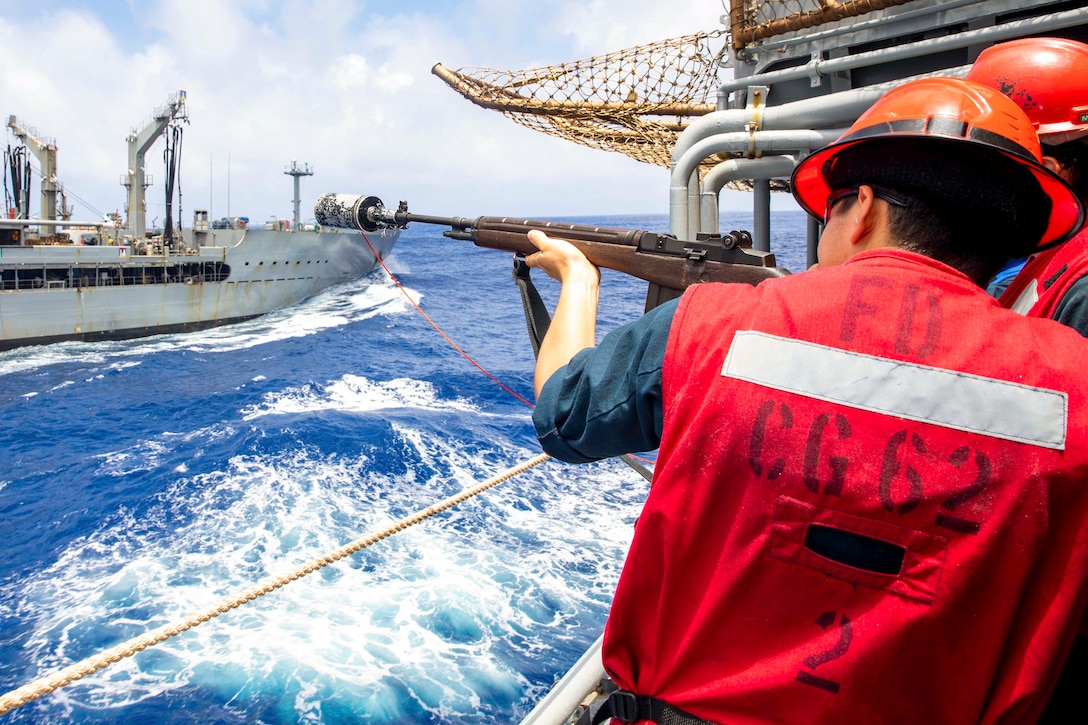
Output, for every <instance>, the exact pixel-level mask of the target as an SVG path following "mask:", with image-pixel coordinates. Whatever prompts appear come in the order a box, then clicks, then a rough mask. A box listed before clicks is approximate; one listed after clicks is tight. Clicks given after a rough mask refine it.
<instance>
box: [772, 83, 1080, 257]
mask: <svg viewBox="0 0 1088 725" xmlns="http://www.w3.org/2000/svg"><path fill="white" fill-rule="evenodd" d="M923 139H924V140H925V141H923ZM896 140H904V141H908V140H909V141H910V142H912V143H913V144H914V145H915V148H921V147H925V148H929V147H930V146H932V147H933V148H932V149H930V150H936V151H937V152H940V151H941V148H942V145H943V146H944V148H945V149H947V150H949V151H953V150H955V149H957V148H959V149H963V150H970V151H973V152H975V153H976V155H978V154H982V155H983V156H985V157H986V158H992V159H994V160H995V161H1000V159H1002V158H1003V159H1005V160H1006V161H1005V163H1006V164H1007V162H1008V161H1012V162H1013V168H1015V167H1017V166H1018V167H1020V168H1021V169H1022V170H1024V171H1026V172H1028V173H1027V174H1025V175H1024V182H1025V183H1026V184H1028V185H1030V184H1031V182H1032V180H1034V181H1035V182H1036V183H1037V184H1038V190H1037V191H1038V192H1041V194H1042V195H1043V196H1045V197H1046V199H1045V200H1043V201H1044V203H1045V201H1046V200H1049V202H1050V204H1049V205H1050V210H1049V219H1047V220H1046V224H1045V231H1044V232H1043V233H1042V237H1041V239H1039V241H1038V242H1037V246H1038V247H1047V246H1052V245H1054V244H1057V243H1059V242H1063V241H1065V240H1066V239H1068V238H1069V237H1070V236H1072V235H1073V233H1075V232H1076V231H1077V230H1078V229H1079V228H1080V226H1081V224H1082V223H1083V221H1084V208H1083V206H1082V205H1081V202H1080V200H1079V199H1078V198H1077V195H1076V194H1075V193H1074V191H1073V190H1072V189H1071V188H1070V187H1069V185H1068V184H1066V183H1065V182H1064V181H1063V180H1062V179H1061V178H1060V177H1059V176H1058V175H1057V174H1054V173H1053V172H1051V171H1050V170H1048V169H1047V168H1046V167H1045V166H1043V164H1042V151H1041V147H1040V146H1039V139H1038V137H1037V136H1036V135H1035V131H1034V129H1033V128H1032V124H1031V121H1030V120H1029V119H1028V118H1027V116H1026V115H1025V114H1024V112H1023V111H1022V110H1021V109H1020V107H1019V106H1017V105H1016V104H1015V103H1013V102H1012V101H1011V100H1009V98H1007V97H1006V96H1004V95H1002V94H1001V93H1000V92H998V91H997V90H995V89H993V88H991V87H989V86H984V85H981V84H979V83H973V82H970V81H966V80H962V79H959V78H923V79H919V80H914V81H910V82H908V83H904V84H903V85H901V86H899V87H897V88H894V89H892V90H891V91H889V92H888V93H886V94H884V95H883V96H882V97H881V98H880V99H879V100H878V101H877V102H876V103H874V104H873V106H872V107H871V108H870V109H869V110H868V111H866V112H865V113H864V114H862V116H861V117H860V118H858V120H857V121H855V122H854V125H853V126H851V127H850V129H849V130H848V131H847V132H846V133H845V134H843V135H842V136H841V137H840V138H839V139H838V140H837V141H835V142H834V143H832V144H830V145H829V146H826V147H824V148H823V149H821V150H819V151H817V152H815V153H813V154H811V155H810V156H808V157H807V158H805V159H804V160H803V161H802V162H801V163H800V164H798V166H797V168H796V169H794V172H793V177H792V179H791V181H790V183H791V188H792V190H793V195H794V198H795V199H796V200H797V203H798V204H800V205H801V207H802V208H803V209H804V210H805V211H806V212H808V213H809V214H811V215H812V216H814V217H816V218H819V219H822V218H823V213H824V208H825V204H826V202H827V197H828V195H830V194H831V192H833V191H838V190H839V188H832V183H833V182H830V181H829V180H828V177H829V176H834V173H833V172H834V171H835V166H836V163H835V162H836V160H837V159H838V157H839V156H840V155H841V154H842V152H843V151H844V150H846V149H854V150H859V151H860V150H862V149H861V147H862V146H867V145H870V144H872V145H874V147H875V146H876V143H877V142H880V146H881V147H882V148H887V147H888V145H889V142H893V141H896ZM893 145H894V144H893ZM938 156H940V153H938ZM913 163H914V164H916V165H917V168H913V167H911V164H912V159H911V157H910V155H907V156H906V158H905V159H899V161H898V162H897V163H895V164H886V166H887V167H888V168H887V169H886V170H884V171H879V172H876V173H874V178H872V179H871V180H869V183H874V184H878V183H880V181H881V179H880V178H879V177H880V176H881V175H889V174H894V175H895V176H896V177H897V178H898V179H900V180H905V182H904V183H906V184H907V185H908V188H903V189H901V190H902V191H914V192H916V195H920V196H921V195H924V194H925V192H927V191H928V190H929V189H928V187H927V185H928V184H930V183H932V185H933V194H932V195H931V196H932V197H933V200H934V201H936V202H938V203H940V202H947V203H954V202H955V201H956V199H955V198H949V195H948V192H947V191H944V190H943V189H942V188H941V184H945V185H946V186H947V187H948V188H951V189H953V190H955V189H956V186H955V184H957V183H959V184H960V188H966V187H976V188H974V200H975V201H976V202H977V199H978V198H979V196H981V197H982V198H983V199H984V200H985V203H987V204H988V203H991V201H990V199H991V197H992V203H993V204H994V205H995V208H997V207H998V206H999V205H1001V204H1005V207H1003V208H1002V212H1003V213H1005V214H1007V215H1008V216H1009V218H1010V219H1015V218H1016V217H1017V216H1022V215H1021V214H1019V213H1018V212H1019V211H1020V210H1019V209H1015V208H1014V209H1009V208H1008V199H1007V197H1008V195H1007V194H1005V193H1001V192H997V191H996V190H997V189H998V188H999V187H998V186H996V184H997V183H999V180H998V179H992V178H991V177H986V178H984V179H983V180H982V181H981V182H979V183H978V184H973V183H968V184H963V183H962V182H960V181H958V180H956V179H951V180H949V177H951V176H966V175H968V174H969V172H970V171H971V169H970V168H967V169H964V168H962V167H958V168H952V167H949V168H944V169H941V168H934V167H933V166H932V162H927V165H925V166H924V167H923V165H922V162H921V161H920V160H919V161H914V162H913ZM957 172H960V173H958V174H957ZM946 182H947V183H946ZM991 182H992V183H993V184H994V189H995V193H992V194H988V193H987V188H988V186H987V184H990V183H991ZM860 183H866V182H865V181H861V182H860ZM977 187H981V189H979V188H977ZM843 188H845V187H843ZM1028 191H1032V192H1035V191H1036V190H1034V189H1028ZM918 192H921V193H918ZM1035 196H1036V197H1038V193H1036V194H1035ZM1003 197H1005V198H1003ZM971 211H974V212H975V213H976V214H977V213H980V212H979V204H978V203H975V205H974V207H973V208H971ZM1039 226H1042V225H1039Z"/></svg>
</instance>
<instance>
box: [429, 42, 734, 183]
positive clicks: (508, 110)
mask: <svg viewBox="0 0 1088 725" xmlns="http://www.w3.org/2000/svg"><path fill="white" fill-rule="evenodd" d="M725 34H726V31H725V30H719V31H716V32H712V33H697V34H695V35H685V36H683V37H679V38H672V39H670V40H661V41H658V42H656V43H649V44H647V45H639V46H636V47H633V48H628V49H626V50H621V51H616V52H614V53H608V54H607V55H598V56H594V57H592V58H588V59H586V60H579V61H572V62H568V63H561V64H559V65H552V66H547V67H545V68H532V69H530V70H521V71H499V70H492V69H490V68H462V69H461V70H456V71H451V70H449V69H448V68H444V67H443V66H441V65H436V66H435V67H434V69H433V72H434V73H435V75H437V76H438V77H439V78H441V79H442V80H443V81H445V82H446V84H448V85H449V86H450V87H451V88H453V89H454V90H455V91H457V92H458V93H460V94H461V95H463V96H464V97H465V98H467V99H468V100H470V101H472V102H473V103H475V104H476V105H477V106H480V107H482V108H488V109H491V110H495V111H500V112H502V114H503V115H505V116H506V117H507V118H510V119H512V120H514V121H516V122H517V123H520V124H521V125H522V126H526V127H527V128H531V129H533V130H535V131H542V132H544V133H547V134H550V135H552V136H558V137H560V138H565V139H567V140H568V141H574V142H575V143H579V144H582V145H583V146H589V147H590V148H595V149H602V150H605V151H618V152H620V153H622V154H626V155H627V156H630V157H631V158H633V159H636V160H638V161H643V162H645V163H648V164H655V165H657V166H664V167H666V168H668V167H669V164H670V160H671V157H672V149H673V145H674V144H675V142H676V137H677V135H679V133H680V132H681V131H682V130H683V129H684V128H686V127H687V125H688V122H689V119H690V118H691V117H693V116H701V115H704V114H707V113H710V112H711V111H713V110H715V104H714V94H715V92H716V91H717V87H718V85H719V84H720V81H719V80H718V69H719V68H720V67H721V64H722V61H723V59H724V57H725V53H726V50H727V43H726V42H725V40H724V39H723V37H722V36H724V35H725ZM712 165H713V164H710V166H712Z"/></svg>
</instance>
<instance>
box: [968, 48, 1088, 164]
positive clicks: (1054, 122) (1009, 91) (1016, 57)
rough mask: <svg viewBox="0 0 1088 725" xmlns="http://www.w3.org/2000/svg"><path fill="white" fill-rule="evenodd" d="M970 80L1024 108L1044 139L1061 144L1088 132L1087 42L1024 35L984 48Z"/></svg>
mask: <svg viewBox="0 0 1088 725" xmlns="http://www.w3.org/2000/svg"><path fill="white" fill-rule="evenodd" d="M967 80H969V81H974V82H976V83H981V84H982V85H984V86H990V87H991V88H996V89H997V90H999V91H1001V92H1002V93H1004V94H1005V95H1006V96H1008V97H1009V98H1011V99H1012V100H1013V101H1014V102H1015V103H1016V105H1018V106H1020V108H1022V109H1024V112H1025V113H1026V114H1028V118H1029V119H1031V122H1032V123H1033V124H1034V125H1035V130H1036V132H1037V133H1038V134H1039V138H1040V139H1041V140H1042V141H1043V142H1044V143H1047V144H1053V145H1058V144H1062V143H1066V142H1067V141H1074V140H1076V139H1078V138H1081V137H1082V136H1088V45H1085V44H1084V43H1079V42H1077V41H1075V40H1068V39H1066V38H1024V39H1022V40H1013V41H1010V42H1008V43H1000V44H998V45H994V46H991V47H989V48H987V49H986V50H984V51H982V54H981V55H979V57H978V60H976V61H975V64H974V65H972V66H971V70H970V71H969V72H968V73H967Z"/></svg>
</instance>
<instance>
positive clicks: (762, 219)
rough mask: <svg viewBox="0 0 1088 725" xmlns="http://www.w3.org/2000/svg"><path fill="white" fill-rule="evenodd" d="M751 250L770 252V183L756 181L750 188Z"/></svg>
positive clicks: (762, 180) (766, 180) (767, 180)
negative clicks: (751, 193)
mask: <svg viewBox="0 0 1088 725" xmlns="http://www.w3.org/2000/svg"><path fill="white" fill-rule="evenodd" d="M752 192H753V195H752V197H753V198H752V248H753V249H755V250H756V251H757V252H769V251H771V181H770V179H756V180H755V181H754V185H753V187H752Z"/></svg>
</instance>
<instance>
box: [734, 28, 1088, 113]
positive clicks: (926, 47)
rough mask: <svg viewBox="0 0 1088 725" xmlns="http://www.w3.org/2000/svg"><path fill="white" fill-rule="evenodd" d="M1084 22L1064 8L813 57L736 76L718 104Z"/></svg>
mask: <svg viewBox="0 0 1088 725" xmlns="http://www.w3.org/2000/svg"><path fill="white" fill-rule="evenodd" d="M1083 23H1084V10H1083V9H1078V10H1066V11H1065V12H1061V13H1054V14H1052V15H1045V16H1042V17H1038V18H1026V19H1024V20H1016V21H1014V22H1011V23H1004V24H1002V25H995V26H992V27H989V28H980V29H978V30H967V31H964V32H962V33H956V34H955V35H947V36H945V37H943V38H931V39H928V40H919V41H916V42H914V43H907V44H906V45H900V46H896V47H894V48H883V49H881V50H870V51H867V52H864V53H857V54H855V55H848V56H843V57H841V58H829V59H827V60H823V59H815V60H811V61H809V62H808V63H806V64H805V65H802V66H796V67H793V68H784V69H782V70H776V71H769V72H767V73H756V74H755V75H751V76H747V77H745V78H735V79H733V80H732V81H726V82H725V83H723V84H722V85H721V86H719V87H718V98H719V105H722V104H721V101H720V99H721V98H722V97H723V96H726V97H727V96H728V95H729V94H730V93H732V92H733V91H738V90H741V89H743V88H747V87H748V86H751V85H759V86H769V85H772V84H774V83H782V82H784V81H795V80H800V79H803V78H817V77H819V76H829V75H832V74H834V73H839V72H842V71H848V70H853V69H854V68H862V67H865V66H868V65H876V64H878V63H888V62H891V61H895V60H904V59H906V58H917V57H920V56H923V55H932V54H936V53H938V52H940V51H944V50H955V49H958V48H965V47H967V46H969V45H979V44H982V43H990V42H998V41H1001V40H1008V39H1010V38H1019V37H1022V36H1025V35H1035V34H1038V33H1044V32H1047V31H1050V30H1058V29H1060V28H1068V27H1071V26H1073V25H1081V24H1083Z"/></svg>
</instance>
